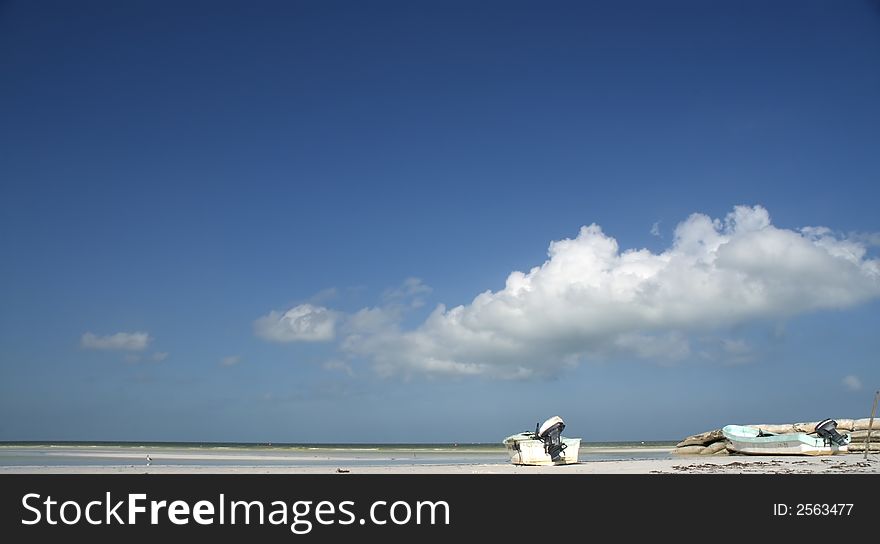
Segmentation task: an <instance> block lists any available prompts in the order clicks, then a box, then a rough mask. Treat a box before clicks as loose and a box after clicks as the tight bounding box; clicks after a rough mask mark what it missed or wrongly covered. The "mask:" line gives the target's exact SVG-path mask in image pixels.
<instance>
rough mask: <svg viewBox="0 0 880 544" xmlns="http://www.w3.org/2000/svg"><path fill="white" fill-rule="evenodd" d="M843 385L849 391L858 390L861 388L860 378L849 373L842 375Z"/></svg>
mask: <svg viewBox="0 0 880 544" xmlns="http://www.w3.org/2000/svg"><path fill="white" fill-rule="evenodd" d="M843 385H845V386H846V388H847V389H849V390H850V391H858V390H859V389H861V388H862V380H860V379H859V377H858V376H853V375H852V374H850V375H849V376H844V377H843Z"/></svg>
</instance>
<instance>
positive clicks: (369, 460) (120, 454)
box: [0, 441, 675, 466]
mask: <svg viewBox="0 0 880 544" xmlns="http://www.w3.org/2000/svg"><path fill="white" fill-rule="evenodd" d="M674 446H675V442H641V441H640V442H584V443H582V444H581V448H580V452H579V460H580V461H581V462H601V461H617V460H627V459H666V458H669V457H670V450H671V449H672V448H673V447H674ZM147 456H149V457H150V461H149V462H150V463H151V464H152V465H202V466H324V465H326V466H335V465H338V464H339V463H341V462H344V463H345V464H346V465H352V466H371V465H372V466H394V465H412V464H426V465H428V464H438V465H449V464H477V463H506V462H508V457H507V453H506V451H505V448H504V446H503V445H502V444H500V443H477V444H276V443H271V444H270V443H262V444H254V443H233V442H229V443H225V442H224V443H209V442H204V443H203V442H0V466H114V465H143V464H146V462H147Z"/></svg>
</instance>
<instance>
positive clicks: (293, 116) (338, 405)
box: [0, 1, 880, 442]
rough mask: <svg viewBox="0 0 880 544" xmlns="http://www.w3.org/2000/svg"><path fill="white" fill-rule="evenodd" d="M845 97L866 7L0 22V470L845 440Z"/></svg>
mask: <svg viewBox="0 0 880 544" xmlns="http://www.w3.org/2000/svg"><path fill="white" fill-rule="evenodd" d="M878 64H880V7H878V4H877V3H876V2H857V1H852V2H835V3H830V2H809V1H808V2H803V1H799V2H773V3H767V2H709V3H707V2H664V3H662V5H661V3H656V2H614V3H589V2H557V3H554V4H553V5H552V6H547V5H546V4H541V3H537V2H494V3H493V2H483V3H479V5H474V3H473V2H431V3H428V2H425V3H412V2H371V3H369V5H364V4H363V3H356V2H266V1H262V2H211V3H201V2H138V1H134V2H124V3H121V4H120V3H118V2H99V1H90V2H78V3H70V2H48V1H46V2H40V1H38V2H5V3H3V4H2V5H0V73H2V74H3V82H4V83H3V85H0V120H2V121H0V251H2V254H3V256H4V258H3V259H2V261H0V263H2V264H0V301H2V302H0V413H2V414H3V417H2V418H0V440H53V439H54V440H185V441H257V442H264V441H271V442H302V441H314V442H494V441H500V440H501V439H503V437H504V436H506V435H508V434H511V433H513V432H518V431H520V430H524V429H527V428H530V427H531V426H533V425H534V423H535V422H536V421H539V420H543V419H545V418H546V417H549V416H551V415H555V414H559V415H561V416H563V418H565V420H566V422H567V424H568V428H567V430H566V434H570V435H572V436H582V437H583V438H584V439H585V440H588V441H589V440H597V441H600V440H652V439H677V438H680V437H682V436H684V435H687V434H691V433H694V432H699V431H703V430H707V429H711V428H716V427H720V426H722V425H724V424H727V423H733V422H739V423H758V422H786V421H793V420H817V419H822V418H825V417H865V416H866V415H867V412H868V411H869V410H870V401H871V394H872V391H873V390H874V389H876V388H878V387H880V363H878V358H877V354H878V352H880V349H878V348H880V339H878V337H877V334H876V331H877V330H878V325H880V318H878V310H880V302H878V297H880V264H878V263H880V262H878V260H877V253H878V251H877V249H878V245H880V236H878V234H877V233H878V232H880V221H878V217H880V215H878V213H877V211H876V210H877V203H878V196H880V193H878V187H880V183H878V181H880V180H878V173H880V152H878V150H880V132H878V131H877V127H878V126H880V100H878V99H880V70H878ZM693 214H698V215H693ZM590 225H595V226H594V227H590ZM582 227H587V228H586V229H584V230H581V228H582ZM820 227H824V229H823V228H820ZM805 228H806V229H805ZM566 240H568V241H567V242H566ZM554 242H557V243H555V244H553V246H552V247H553V248H555V249H553V250H550V251H551V253H552V258H551V254H549V253H548V249H549V248H551V243H554ZM535 267H537V268H535ZM514 272H521V273H522V274H513V273H514ZM512 274H513V275H512ZM481 293H485V294H484V295H481ZM478 296H479V298H478Z"/></svg>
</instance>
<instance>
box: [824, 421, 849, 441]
mask: <svg viewBox="0 0 880 544" xmlns="http://www.w3.org/2000/svg"><path fill="white" fill-rule="evenodd" d="M816 433H818V435H819V436H820V437H822V438H823V439H824V440H825V443H826V444H829V445H830V444H831V443H832V442H833V443H834V444H837V445H838V446H846V445H847V444H849V436H848V435H842V434H840V433H839V432H837V422H836V421H834V420H833V419H826V420H824V421H820V422H819V424H818V425H816Z"/></svg>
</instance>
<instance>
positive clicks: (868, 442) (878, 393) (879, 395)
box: [865, 389, 880, 461]
mask: <svg viewBox="0 0 880 544" xmlns="http://www.w3.org/2000/svg"><path fill="white" fill-rule="evenodd" d="M878 398H880V389H878V390H877V391H875V392H874V405H873V406H872V407H871V420H870V421H869V422H868V433H867V435H866V436H865V461H867V460H868V450H870V449H871V429H872V428H873V427H874V412H876V411H877V399H878Z"/></svg>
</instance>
